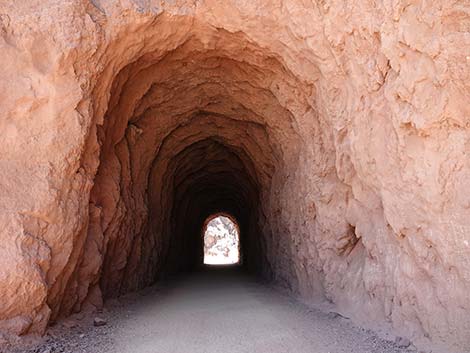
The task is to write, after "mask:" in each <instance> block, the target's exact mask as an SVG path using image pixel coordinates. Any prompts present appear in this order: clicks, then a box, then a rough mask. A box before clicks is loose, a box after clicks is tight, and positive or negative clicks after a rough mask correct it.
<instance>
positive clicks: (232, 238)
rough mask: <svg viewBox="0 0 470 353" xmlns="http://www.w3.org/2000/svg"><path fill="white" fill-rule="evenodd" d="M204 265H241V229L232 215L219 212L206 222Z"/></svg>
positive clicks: (204, 225)
mask: <svg viewBox="0 0 470 353" xmlns="http://www.w3.org/2000/svg"><path fill="white" fill-rule="evenodd" d="M201 235H202V238H203V242H204V259H203V264H204V265H240V264H241V263H242V262H243V261H242V255H241V253H240V227H239V225H238V222H237V220H236V219H235V217H233V216H232V215H230V214H228V213H225V212H218V213H215V214H212V215H210V216H209V217H207V218H206V220H205V221H204V224H203V226H202V230H201Z"/></svg>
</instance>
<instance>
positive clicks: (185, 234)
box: [0, 0, 470, 352]
mask: <svg viewBox="0 0 470 353" xmlns="http://www.w3.org/2000/svg"><path fill="white" fill-rule="evenodd" d="M469 29H470V10H469V4H468V2H467V1H456V2H453V1H445V0H438V1H432V2H430V1H424V0H423V1H419V0H418V1H411V0H403V1H391V2H379V1H339V0H331V1H313V2H306V1H301V0H285V1H275V0H269V1H245V0H242V1H215V0H203V1H198V0H192V1H189V0H188V1H183V0H177V1H171V2H162V1H159V0H149V1H140V0H122V1H111V0H93V1H85V0H67V1H63V0H60V1H59V0H43V1H39V0H30V1H23V2H21V1H20V2H18V1H14V0H3V1H2V2H1V3H0V53H1V56H0V61H1V65H0V226H1V227H0V244H1V246H0V293H1V296H2V300H1V301H0V327H1V328H2V329H3V330H6V331H10V332H11V333H15V334H26V333H35V332H36V333H42V332H44V330H45V327H46V325H47V324H48V323H50V322H53V321H55V320H57V319H58V318H59V317H63V316H67V315H69V314H70V313H73V312H78V311H80V310H82V309H83V308H85V307H87V306H94V307H100V305H101V303H102V300H103V298H104V297H110V296H115V295H118V294H121V293H125V292H128V291H131V290H134V289H138V288H142V287H144V286H146V285H149V284H151V283H153V282H154V281H155V280H156V279H158V278H159V277H160V276H162V275H164V274H165V273H169V272H174V271H177V270H180V269H185V268H188V267H191V266H193V265H194V264H197V263H199V262H200V261H201V258H202V252H203V246H202V239H201V237H200V236H199V235H200V233H201V232H200V230H201V227H202V224H203V222H204V220H205V219H206V218H207V217H208V216H209V215H210V214H213V213H215V212H226V213H229V214H231V215H233V217H235V218H236V219H237V220H238V224H239V226H240V241H241V251H242V253H243V255H244V265H245V266H246V267H247V268H250V269H255V270H258V271H259V272H261V273H262V274H263V275H264V276H266V277H268V278H271V279H272V280H274V281H276V282H277V283H279V284H281V285H284V286H286V287H288V288H289V289H290V290H292V291H293V292H295V293H297V294H298V295H300V296H301V297H302V298H305V299H306V300H322V299H328V300H330V301H332V302H334V303H335V304H336V305H337V306H338V310H339V311H340V312H343V313H345V314H347V315H348V316H349V317H352V318H353V319H354V320H356V322H364V323H365V322H374V323H384V324H389V325H390V326H391V327H392V328H393V329H394V330H395V332H396V334H397V335H400V336H403V337H408V338H410V339H411V340H412V341H413V342H414V343H416V344H417V345H418V346H419V345H426V344H428V343H429V342H432V344H434V345H435V346H436V347H439V346H441V347H445V349H447V350H448V351H450V350H455V351H460V352H461V351H462V350H468V349H469V347H470V334H469V333H470V299H469V296H468V293H470V197H469V193H468V190H470V157H469V151H470V118H469V117H470V105H469V104H468V102H469V101H470V84H469V82H470V69H469V65H470V53H469V52H468V48H469V47H470V34H469ZM195 249H197V251H195ZM181 255H183V256H181ZM181 259H184V260H181Z"/></svg>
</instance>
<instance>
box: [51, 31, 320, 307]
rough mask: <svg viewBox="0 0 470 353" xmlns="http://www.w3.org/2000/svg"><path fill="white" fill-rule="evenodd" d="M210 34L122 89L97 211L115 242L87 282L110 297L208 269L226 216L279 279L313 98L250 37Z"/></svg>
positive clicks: (98, 179) (146, 66) (96, 222)
mask: <svg viewBox="0 0 470 353" xmlns="http://www.w3.org/2000/svg"><path fill="white" fill-rule="evenodd" d="M203 33H204V35H202V36H201V35H200V34H199V33H198V32H197V31H195V33H193V34H191V35H190V36H188V38H186V39H185V40H184V41H182V42H181V44H179V45H177V46H174V47H171V48H163V49H162V48H158V50H155V51H150V52H148V53H146V54H145V55H142V56H140V57H139V58H137V59H136V60H134V61H133V62H131V63H129V64H127V65H125V66H123V68H122V69H121V70H119V72H118V73H117V74H116V75H115V77H114V78H113V80H112V84H111V88H110V91H109V103H108V105H107V107H106V112H105V114H104V117H103V124H102V125H97V143H98V146H99V166H98V168H97V172H96V176H95V177H94V180H93V188H92V189H91V192H90V206H89V207H90V220H91V222H90V225H89V231H88V238H90V239H93V238H96V237H98V238H102V239H104V242H103V248H102V250H101V251H100V261H101V263H96V264H95V266H96V267H95V269H94V271H96V270H97V268H99V271H98V272H97V273H96V274H95V278H93V279H92V280H91V283H89V284H87V283H85V285H90V286H91V288H95V290H96V291H98V292H100V293H101V295H102V297H103V298H108V297H110V296H111V297H112V296H116V295H119V294H124V293H127V292H130V291H134V290H137V289H140V288H143V287H145V286H148V285H151V284H153V283H155V282H156V281H158V280H159V279H161V278H164V277H166V276H168V275H171V274H175V273H178V272H185V271H190V270H194V269H197V268H198V267H199V266H200V265H201V264H202V262H203V249H204V244H203V238H202V236H201V232H202V229H203V227H204V222H205V220H206V219H207V218H208V217H210V216H211V215H213V214H217V213H226V214H228V215H231V216H232V217H233V218H234V219H236V221H237V224H238V226H239V228H240V253H241V255H242V259H243V260H242V262H241V263H242V265H243V267H244V269H245V270H246V271H249V272H251V273H256V274H258V275H260V276H263V277H264V278H267V279H272V278H273V277H274V276H275V275H274V272H275V266H277V265H276V260H277V259H273V258H272V257H273V255H272V254H270V252H272V251H273V250H272V248H273V245H270V244H269V242H270V241H271V240H270V239H271V237H272V233H273V232H279V231H280V229H278V227H280V226H281V227H282V225H281V224H271V223H270V222H269V221H268V220H267V219H268V218H270V217H272V215H270V213H272V212H279V210H277V211H276V210H273V209H272V208H273V207H272V205H269V203H270V202H271V199H273V198H275V197H276V196H275V195H273V194H272V193H273V192H276V191H275V190H273V187H272V185H273V183H284V182H285V178H288V177H289V173H293V172H294V169H292V168H291V169H288V168H289V166H291V165H295V163H297V162H298V161H297V159H298V153H299V149H300V146H301V144H302V140H301V138H300V137H299V132H298V131H297V129H298V127H297V124H296V120H295V117H294V116H293V115H294V114H295V112H296V111H297V110H300V111H302V113H304V114H305V112H309V111H313V110H312V109H313V108H312V107H311V106H310V105H308V104H306V94H307V93H310V92H309V89H310V88H308V87H306V88H305V89H306V90H307V93H305V92H303V91H302V88H303V84H302V83H301V82H300V81H299V80H298V79H297V78H296V77H295V75H294V74H293V73H292V72H290V71H289V70H288V69H287V68H286V67H285V65H284V64H283V63H282V62H281V61H280V60H279V58H276V56H275V55H273V54H270V53H269V52H266V51H265V50H263V49H262V48H260V47H258V46H256V45H254V44H253V43H250V41H249V40H247V38H245V37H244V36H243V35H242V34H240V33H230V32H227V31H224V30H215V31H211V33H210V34H209V35H208V34H207V30H206V31H204V32H203ZM286 88H289V90H291V92H289V94H291V93H292V92H294V93H295V94H294V95H293V96H292V98H290V100H291V101H286V100H285V97H283V94H285V92H283V91H284V90H285V89H286ZM277 207H281V206H280V205H278V206H277ZM95 231H97V232H98V234H95V233H94V232H95ZM270 247H271V249H270ZM85 256H86V253H85ZM281 265H282V264H281ZM284 271H285V273H283V274H280V275H279V278H283V276H284V277H285V278H284V281H285V284H286V285H291V281H290V277H288V276H291V277H292V278H293V274H289V273H288V272H289V271H290V269H289V268H284ZM93 282H94V283H93ZM83 284H84V283H83V282H82V283H80V284H79V285H80V286H83ZM93 285H94V287H93ZM95 290H90V289H87V291H88V292H89V293H93V294H95ZM92 299H93V298H92ZM64 304H65V305H67V304H66V303H64ZM69 305H72V302H70V303H69ZM74 305H77V302H75V303H74ZM78 305H79V304H78ZM61 310H65V312H67V311H69V310H70V308H69V309H67V307H62V309H61ZM75 310H77V309H75ZM58 312H60V311H58Z"/></svg>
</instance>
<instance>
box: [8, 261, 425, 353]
mask: <svg viewBox="0 0 470 353" xmlns="http://www.w3.org/2000/svg"><path fill="white" fill-rule="evenodd" d="M98 315H99V317H100V318H102V319H104V320H105V321H106V325H104V326H100V327H95V326H93V317H92V316H89V315H88V316H87V315H76V316H75V317H73V318H71V319H68V320H67V321H64V322H62V323H60V324H57V325H55V326H54V327H52V328H51V329H50V330H49V333H48V335H46V336H45V337H44V338H43V339H42V340H41V341H40V342H39V343H38V342H36V344H35V345H32V346H30V347H29V348H26V347H23V348H21V349H18V348H17V349H5V350H4V351H5V352H8V353H10V352H12V353H17V352H28V353H29V352H34V353H56V352H67V353H69V352H70V353H72V352H81V353H83V352H86V353H108V352H113V353H157V352H162V353H172V352H173V353H218V352H220V353H231V352H237V353H242V352H247V353H248V352H249V353H254V352H257V353H258V352H259V353H263V352H266V353H268V352H269V353H287V352H295V353H302V352H309V353H340V352H341V353H345V352H348V353H356V352H357V353H368V352H371V353H372V352H373V353H379V352H383V353H392V352H415V351H416V350H415V349H414V347H413V346H410V347H408V348H399V347H398V345H397V344H395V343H394V342H389V341H385V340H382V339H380V338H378V337H377V336H376V335H375V334H373V333H372V332H370V331H367V330H363V329H361V328H358V327H356V326H354V325H353V324H352V323H351V322H350V320H348V319H346V318H343V317H342V316H340V315H338V314H335V313H331V312H330V313H325V312H322V311H319V310H316V309H312V308H309V307H307V306H305V305H303V304H301V303H299V302H297V301H296V300H294V299H292V298H290V297H288V296H286V295H284V294H281V293H279V292H277V291H275V290H273V289H272V288H270V287H268V286H265V285H262V284H260V283H258V282H256V281H255V280H254V279H253V278H251V277H248V276H246V275H244V274H242V273H240V272H238V271H236V270H233V269H216V270H211V271H206V272H200V273H195V274H191V275H187V276H184V277H180V278H178V279H176V280H173V281H169V282H168V283H165V285H160V286H155V287H152V288H149V289H147V290H145V291H142V292H140V293H138V294H133V295H130V296H127V297H124V298H121V299H119V301H118V300H114V301H112V302H110V303H108V304H107V309H106V310H105V311H104V312H103V313H100V314H98ZM95 316H96V315H95Z"/></svg>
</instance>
